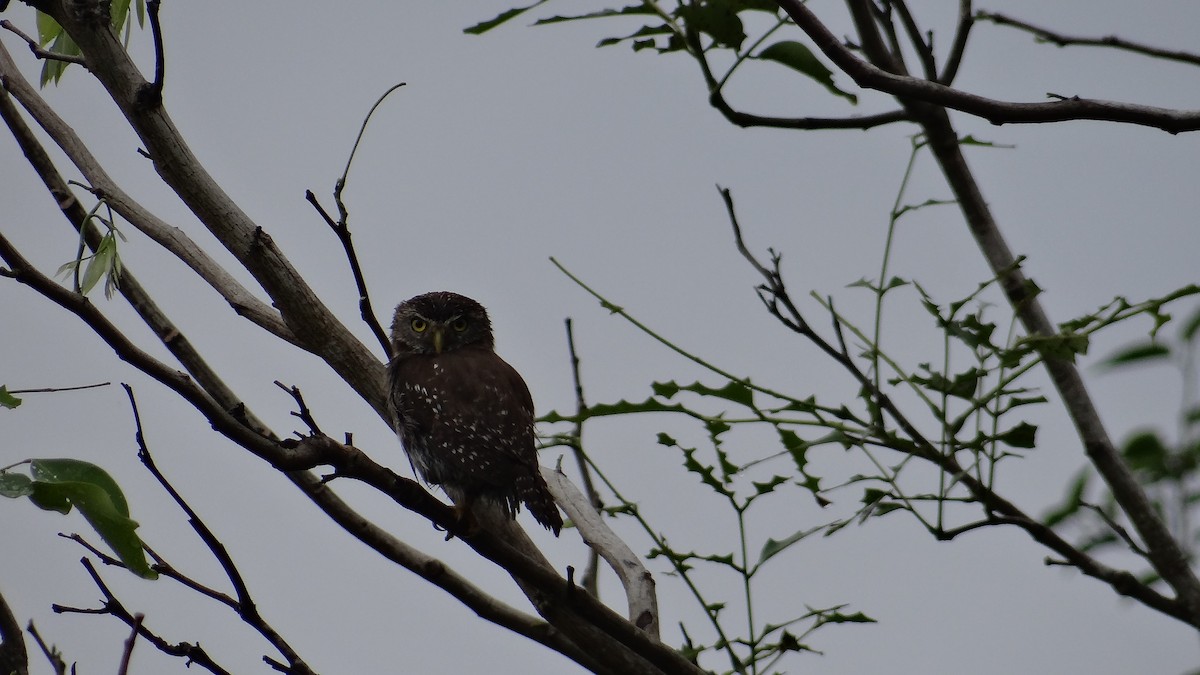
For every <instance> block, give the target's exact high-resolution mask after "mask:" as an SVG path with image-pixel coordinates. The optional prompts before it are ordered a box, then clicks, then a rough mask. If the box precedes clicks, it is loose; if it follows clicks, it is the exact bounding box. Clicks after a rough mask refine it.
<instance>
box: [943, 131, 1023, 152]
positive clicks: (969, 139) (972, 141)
mask: <svg viewBox="0 0 1200 675" xmlns="http://www.w3.org/2000/svg"><path fill="white" fill-rule="evenodd" d="M958 144H959V145H976V146H979V147H983V148H1004V149H1008V150H1011V149H1012V148H1015V147H1017V146H1015V145H1008V144H1004V143H996V142H995V141H984V140H981V139H978V138H975V137H974V136H972V135H969V134H968V135H966V136H963V137H962V138H960V139H958Z"/></svg>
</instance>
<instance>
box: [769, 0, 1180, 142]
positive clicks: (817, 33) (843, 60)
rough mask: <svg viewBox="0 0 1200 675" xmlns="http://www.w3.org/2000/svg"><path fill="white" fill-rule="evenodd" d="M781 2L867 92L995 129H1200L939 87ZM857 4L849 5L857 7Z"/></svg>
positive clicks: (1157, 112)
mask: <svg viewBox="0 0 1200 675" xmlns="http://www.w3.org/2000/svg"><path fill="white" fill-rule="evenodd" d="M778 2H779V6H780V7H782V8H783V9H784V11H786V12H787V13H788V15H789V16H791V17H792V20H793V21H795V22H796V25H797V26H799V27H800V28H801V30H803V31H804V32H805V33H806V34H807V35H808V36H809V37H810V38H811V39H812V40H813V42H814V43H815V44H816V45H817V47H818V48H819V49H820V50H821V52H822V53H824V54H825V56H827V57H828V58H829V59H830V60H831V61H833V62H834V63H835V64H836V65H837V66H838V67H839V68H841V69H842V70H844V71H845V72H846V74H848V75H849V76H850V77H851V78H853V79H854V81H855V82H856V83H857V84H858V85H859V86H860V87H863V88H866V89H874V90H876V91H882V92H884V93H888V94H892V95H893V96H898V97H905V98H907V99H911V100H915V101H924V102H926V103H932V104H936V105H940V106H945V107H947V108H951V109H953V110H959V111H961V112H965V113H969V114H971V115H975V116H977V117H981V118H983V119H985V120H987V121H989V122H991V123H992V124H1034V123H1041V122H1063V121H1068V120H1101V121H1108V122H1120V123H1122V124H1135V125H1140V126H1147V127H1153V128H1156V129H1162V130H1163V131H1166V132H1168V133H1172V134H1176V133H1180V132H1184V131H1196V130H1197V129H1200V110H1174V109H1170V108H1160V107H1155V106H1147V105H1135V104H1132V103H1122V102H1117V101H1101V100H1094V99H1085V98H1079V97H1077V96H1073V97H1070V98H1063V99H1060V100H1055V101H1051V102H1046V103H1012V102H1008V101H998V100H995V99H990V98H986V97H984V96H978V95H976V94H970V93H967V92H964V91H960V90H958V89H952V88H950V87H948V86H946V85H943V84H941V83H938V82H931V81H929V80H924V79H921V78H915V77H908V76H906V75H897V74H893V73H890V72H888V71H887V70H886V69H884V68H881V67H878V66H876V65H873V64H872V63H868V62H867V61H864V60H862V59H860V58H858V57H857V56H856V55H855V54H854V52H852V51H850V49H848V48H847V47H846V46H845V45H843V44H842V43H841V41H840V40H838V38H837V37H836V36H834V34H833V33H831V32H830V31H829V29H828V28H826V27H825V25H824V24H823V23H821V21H820V19H818V18H817V17H816V15H815V14H813V13H812V10H810V9H809V8H808V5H806V4H805V3H804V2H802V0H778ZM856 2H857V0H850V4H851V7H852V8H853V7H854V6H855V3H856ZM864 47H866V45H864ZM870 53H871V52H869V51H868V54H870ZM872 58H873V57H872Z"/></svg>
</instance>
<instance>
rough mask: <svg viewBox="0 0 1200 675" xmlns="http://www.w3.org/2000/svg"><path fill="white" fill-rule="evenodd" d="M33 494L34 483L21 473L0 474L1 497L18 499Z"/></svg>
mask: <svg viewBox="0 0 1200 675" xmlns="http://www.w3.org/2000/svg"><path fill="white" fill-rule="evenodd" d="M32 494H33V481H31V480H29V477H28V476H25V475H23V474H19V473H9V472H7V471H5V472H4V473H0V497H8V498H10V499H16V498H17V497H28V496H29V495H32Z"/></svg>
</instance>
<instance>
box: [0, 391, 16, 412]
mask: <svg viewBox="0 0 1200 675" xmlns="http://www.w3.org/2000/svg"><path fill="white" fill-rule="evenodd" d="M19 405H21V399H19V398H17V397H16V396H13V395H12V394H10V393H8V386H7V385H0V408H8V409H9V410H12V409H13V408H15V407H17V406H19Z"/></svg>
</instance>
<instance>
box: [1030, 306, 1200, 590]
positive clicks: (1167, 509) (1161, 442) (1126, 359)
mask: <svg viewBox="0 0 1200 675" xmlns="http://www.w3.org/2000/svg"><path fill="white" fill-rule="evenodd" d="M1150 315H1151V317H1152V320H1153V321H1154V324H1153V327H1152V328H1151V331H1150V333H1151V335H1150V337H1148V338H1147V339H1145V340H1142V341H1139V342H1137V343H1134V344H1131V345H1129V346H1127V347H1125V348H1124V349H1121V350H1119V351H1118V352H1117V353H1115V354H1113V355H1112V356H1110V357H1109V358H1107V359H1105V360H1104V362H1103V364H1102V365H1103V367H1104V368H1105V369H1107V370H1115V369H1124V368H1128V367H1131V366H1154V365H1168V366H1170V367H1172V368H1174V369H1175V370H1177V371H1178V372H1179V374H1180V379H1181V387H1180V390H1181V395H1180V406H1179V423H1178V429H1177V431H1176V434H1175V440H1174V441H1172V440H1169V437H1168V434H1166V433H1164V432H1163V431H1161V430H1157V429H1142V430H1138V431H1136V432H1134V433H1133V434H1131V435H1130V436H1129V438H1128V439H1126V440H1125V441H1124V443H1123V444H1122V445H1121V454H1122V456H1123V458H1124V459H1125V461H1126V463H1128V465H1129V466H1130V468H1132V469H1133V470H1134V472H1135V473H1136V475H1137V477H1138V480H1139V482H1141V483H1142V485H1143V486H1145V488H1146V490H1147V493H1148V494H1149V496H1150V498H1151V500H1152V501H1153V504H1154V507H1155V509H1156V510H1158V511H1159V512H1160V513H1163V514H1165V516H1166V517H1167V520H1168V522H1169V523H1171V525H1172V528H1173V529H1174V534H1175V537H1176V539H1177V540H1178V541H1180V542H1181V543H1183V544H1184V545H1185V546H1187V547H1189V549H1190V550H1189V552H1190V553H1192V554H1193V555H1194V554H1195V553H1196V552H1197V550H1200V525H1198V524H1197V522H1196V520H1197V519H1196V511H1197V509H1198V507H1200V480H1197V474H1198V473H1200V391H1198V389H1197V380H1198V379H1200V358H1198V357H1200V308H1198V309H1197V310H1196V311H1194V312H1193V313H1192V314H1191V315H1190V316H1189V317H1188V318H1187V319H1186V320H1185V321H1183V323H1182V324H1181V325H1180V328H1179V330H1178V333H1177V335H1176V337H1175V339H1173V340H1172V339H1162V338H1161V337H1160V336H1159V335H1158V333H1159V332H1160V331H1159V329H1160V328H1161V327H1162V326H1163V325H1164V324H1166V322H1167V321H1168V320H1169V319H1170V315H1169V314H1167V313H1165V312H1164V311H1163V310H1162V307H1161V306H1158V307H1156V308H1155V311H1153V312H1152V313H1150ZM1101 486H1103V483H1102V482H1101V481H1099V480H1097V479H1096V476H1095V472H1094V471H1093V470H1092V469H1091V468H1090V467H1087V468H1084V469H1082V470H1080V472H1079V473H1078V475H1077V476H1076V477H1075V479H1074V481H1072V484H1071V487H1070V489H1069V490H1068V492H1067V495H1066V497H1065V498H1064V500H1063V501H1062V503H1061V504H1059V505H1058V506H1056V507H1055V508H1053V509H1051V510H1050V512H1049V513H1047V514H1046V516H1045V517H1044V519H1043V520H1044V522H1045V523H1046V524H1047V525H1050V526H1065V527H1071V528H1074V529H1075V530H1077V531H1078V532H1080V534H1079V537H1078V544H1077V547H1078V548H1079V549H1080V550H1082V551H1085V552H1093V551H1100V550H1106V549H1110V550H1117V549H1120V550H1132V551H1133V552H1134V553H1138V554H1141V553H1142V551H1141V549H1140V547H1139V546H1138V545H1137V544H1136V543H1134V542H1133V541H1132V539H1131V538H1130V537H1129V535H1128V534H1127V533H1126V531H1125V530H1124V528H1123V527H1122V525H1121V524H1120V522H1121V516H1120V510H1119V509H1118V507H1117V504H1116V502H1115V500H1114V499H1113V497H1112V494H1111V493H1110V492H1109V491H1108V490H1107V489H1104V488H1103V487H1101ZM1140 580H1141V581H1142V583H1154V582H1156V581H1158V580H1159V579H1158V575H1157V574H1155V573H1154V572H1152V571H1147V572H1144V573H1143V574H1142V575H1141V579H1140Z"/></svg>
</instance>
